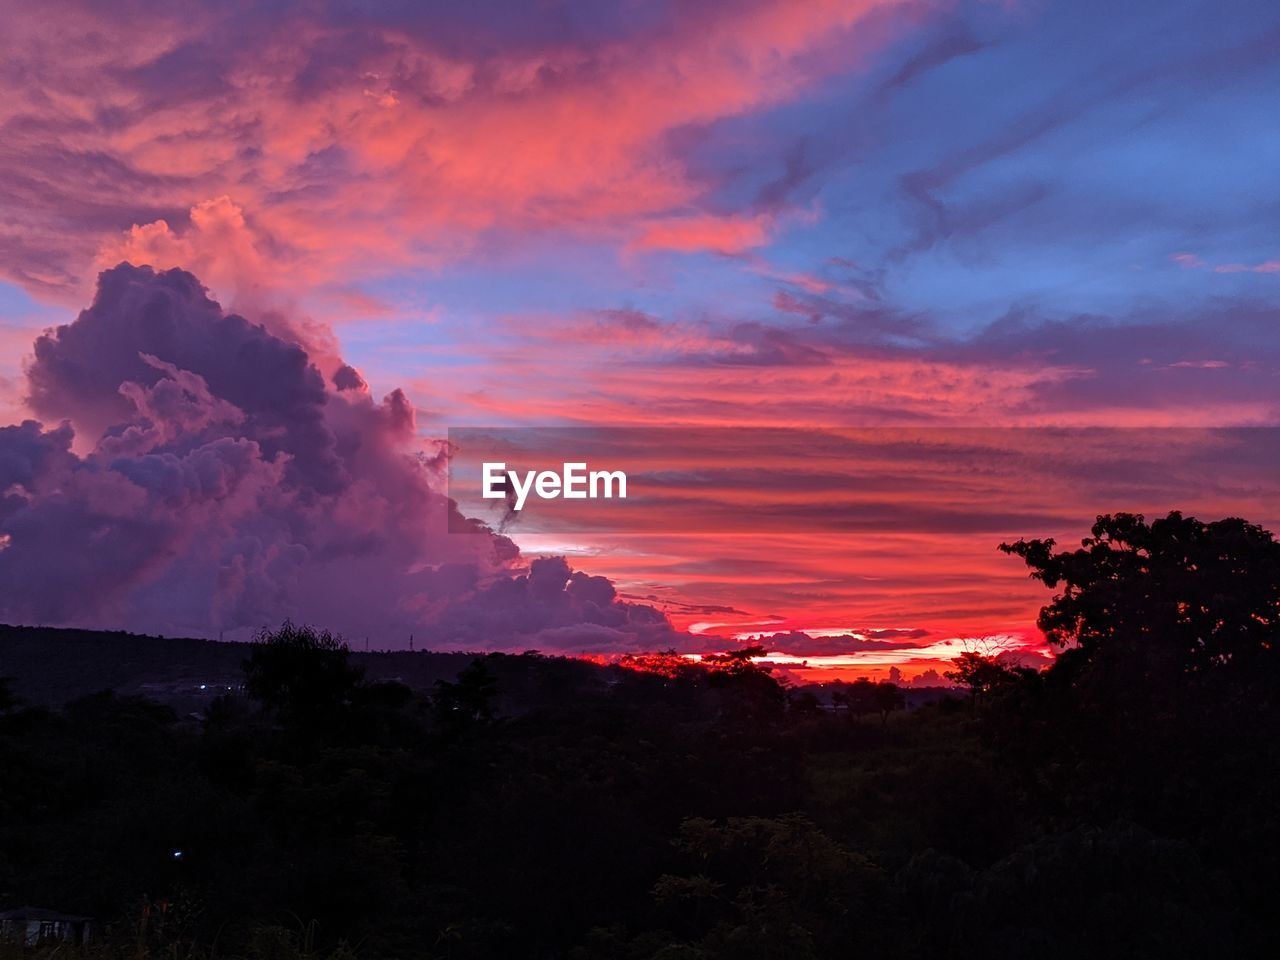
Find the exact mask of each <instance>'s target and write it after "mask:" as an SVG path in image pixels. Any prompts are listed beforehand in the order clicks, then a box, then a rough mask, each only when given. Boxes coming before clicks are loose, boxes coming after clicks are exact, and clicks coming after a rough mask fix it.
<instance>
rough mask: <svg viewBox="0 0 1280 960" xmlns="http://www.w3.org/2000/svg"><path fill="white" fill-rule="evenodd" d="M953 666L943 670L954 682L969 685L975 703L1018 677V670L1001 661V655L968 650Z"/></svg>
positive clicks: (964, 685)
mask: <svg viewBox="0 0 1280 960" xmlns="http://www.w3.org/2000/svg"><path fill="white" fill-rule="evenodd" d="M952 663H953V667H952V669H950V670H946V671H944V672H943V676H944V677H946V678H947V679H948V680H950V681H951V682H952V683H958V684H960V685H961V686H962V687H968V689H969V696H970V698H971V699H972V700H973V702H974V703H981V702H982V701H983V700H985V699H986V698H987V697H988V696H990V695H991V694H992V693H993V692H995V691H996V690H998V689H999V688H1000V687H1002V686H1005V685H1007V684H1010V683H1012V682H1013V681H1014V680H1016V679H1017V677H1018V674H1017V671H1016V670H1014V669H1013V668H1011V667H1009V666H1007V665H1006V664H1004V663H1001V662H1000V659H999V657H993V656H988V655H986V654H982V653H978V652H977V651H976V650H966V651H965V652H964V653H962V654H960V656H958V657H956V659H955V660H954V661H952Z"/></svg>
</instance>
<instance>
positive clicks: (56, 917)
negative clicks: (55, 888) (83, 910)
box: [0, 907, 94, 946]
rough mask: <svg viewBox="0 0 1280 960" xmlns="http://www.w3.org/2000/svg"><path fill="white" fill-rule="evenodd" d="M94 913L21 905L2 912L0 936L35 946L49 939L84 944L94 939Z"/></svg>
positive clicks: (12, 941) (10, 940)
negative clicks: (81, 913)
mask: <svg viewBox="0 0 1280 960" xmlns="http://www.w3.org/2000/svg"><path fill="white" fill-rule="evenodd" d="M93 928H94V921H93V918H92V917H77V916H73V915H71V914H69V913H59V912H58V911H57V910H42V909H41V908H39V907H19V908H18V909H16V910H5V911H3V912H0V939H3V940H7V941H9V942H10V943H21V944H24V945H26V946H35V945H36V944H38V943H42V942H46V941H49V940H60V941H62V942H63V943H74V944H83V943H90V942H91V941H92V940H93Z"/></svg>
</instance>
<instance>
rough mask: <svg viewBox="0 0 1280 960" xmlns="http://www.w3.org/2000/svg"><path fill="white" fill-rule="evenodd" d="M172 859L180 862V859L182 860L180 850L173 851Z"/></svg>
mask: <svg viewBox="0 0 1280 960" xmlns="http://www.w3.org/2000/svg"><path fill="white" fill-rule="evenodd" d="M173 859H175V860H181V859H182V851H181V850H175V851H173Z"/></svg>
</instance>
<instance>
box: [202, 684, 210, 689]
mask: <svg viewBox="0 0 1280 960" xmlns="http://www.w3.org/2000/svg"><path fill="white" fill-rule="evenodd" d="M200 689H201V690H208V689H209V685H208V684H205V683H202V684H200Z"/></svg>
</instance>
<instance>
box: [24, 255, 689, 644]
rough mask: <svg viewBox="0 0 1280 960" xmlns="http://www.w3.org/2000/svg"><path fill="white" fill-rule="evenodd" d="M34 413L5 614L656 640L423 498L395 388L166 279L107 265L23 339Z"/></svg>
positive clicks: (655, 619) (168, 275)
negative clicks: (326, 370)
mask: <svg viewBox="0 0 1280 960" xmlns="http://www.w3.org/2000/svg"><path fill="white" fill-rule="evenodd" d="M28 404H29V406H30V408H31V409H32V410H33V411H34V412H35V413H36V414H37V415H38V416H40V417H41V418H43V419H44V420H45V421H46V422H48V423H53V424H57V426H52V427H45V426H42V425H41V424H40V423H39V422H37V421H34V420H28V421H25V422H24V423H22V424H20V425H17V426H9V427H4V428H0V490H2V491H4V493H3V498H2V499H0V544H3V546H2V548H0V582H3V583H4V584H5V589H4V591H3V593H0V618H2V619H5V620H9V621H25V622H32V621H36V622H42V623H73V624H94V625H118V626H127V627H129V628H132V629H139V630H149V631H161V632H166V633H195V634H204V635H210V634H217V633H222V632H223V631H230V632H231V633H232V635H235V633H236V632H237V631H239V632H241V633H243V632H247V631H249V630H252V629H256V628H257V627H259V626H262V625H263V624H267V623H272V622H278V621H279V620H280V619H281V618H283V617H285V616H291V617H295V618H298V619H302V620H307V621H315V622H320V623H324V624H325V625H327V626H331V627H334V628H336V629H338V630H341V631H343V632H346V633H347V634H348V635H350V636H364V635H374V636H376V637H377V638H378V639H379V641H380V642H384V643H389V644H392V645H395V644H397V643H399V642H402V641H403V640H404V639H407V637H408V635H409V634H410V633H411V632H414V631H417V633H418V636H419V637H420V638H424V639H425V640H426V641H427V642H431V641H432V640H433V639H434V640H438V641H440V642H441V643H447V644H449V645H454V646H463V647H501V646H506V645H510V646H529V645H531V644H530V639H531V638H532V639H534V640H535V641H536V643H537V644H541V645H544V646H547V647H562V646H568V647H581V646H590V645H593V644H595V643H596V642H598V643H603V644H605V645H606V646H607V647H608V648H618V649H626V648H634V646H635V645H636V644H638V643H641V641H642V640H643V641H647V640H648V639H650V638H651V637H656V636H659V635H662V634H665V633H670V632H671V628H670V626H669V625H668V624H667V622H666V619H665V617H663V616H662V615H661V614H660V613H658V612H657V611H655V610H654V609H653V608H651V607H648V606H644V605H641V604H633V603H626V602H623V601H620V600H619V599H618V598H617V595H616V593H615V591H614V588H613V585H612V584H611V583H609V581H607V580H605V579H604V578H601V577H591V576H588V575H587V574H584V573H574V572H573V571H572V570H570V569H569V567H568V565H567V564H566V563H565V562H564V561H563V560H561V559H545V560H538V561H534V563H533V564H532V566H531V567H530V568H529V570H528V572H523V566H522V563H521V561H520V558H519V554H518V551H517V550H516V548H515V546H514V545H513V544H512V543H511V542H510V541H509V540H507V539H506V538H505V537H501V536H498V535H496V534H494V533H492V532H491V531H489V530H488V529H487V528H484V527H483V526H482V525H480V524H479V523H477V522H475V521H469V520H466V519H465V518H462V517H461V516H459V515H458V513H457V508H456V506H455V505H454V503H453V502H452V501H450V500H448V499H447V498H445V497H444V496H443V495H441V494H440V493H437V492H436V490H435V489H434V481H435V480H436V479H437V478H436V476H435V475H434V472H435V471H437V470H438V469H439V463H438V461H436V460H433V459H431V458H429V457H428V456H426V454H425V452H424V451H423V450H422V449H420V444H419V442H418V440H417V438H416V430H415V425H414V410H413V408H412V406H411V405H410V403H409V402H408V400H407V399H406V398H405V396H404V395H403V394H402V393H401V392H400V391H399V390H395V391H392V392H391V393H390V394H388V395H387V396H386V397H384V398H383V399H382V400H381V401H375V400H374V399H373V397H372V396H371V395H370V393H369V391H368V388H367V386H366V385H365V383H364V380H363V379H362V378H361V376H360V374H359V372H358V371H356V370H355V369H354V368H352V367H349V366H346V365H342V366H340V367H339V368H338V370H337V372H336V374H335V375H334V376H333V377H331V378H330V379H329V380H326V378H325V377H324V376H322V374H321V372H320V370H319V369H318V368H317V366H316V364H315V363H314V362H313V359H312V357H311V356H310V354H309V353H308V352H307V350H306V349H305V348H304V347H303V346H301V345H300V344H298V343H296V342H290V341H289V340H287V339H284V338H282V337H281V336H279V335H277V334H276V333H274V332H272V331H270V330H268V329H267V328H266V327H264V326H262V325H260V324H255V323H252V322H250V321H249V320H247V319H245V318H244V317H241V316H239V315H237V314H233V313H227V312H225V311H224V310H223V309H222V308H221V306H220V305H219V304H218V303H217V302H215V301H213V300H212V299H210V298H209V296H208V294H207V292H206V291H205V289H204V288H203V287H202V286H201V284H200V283H199V281H198V280H197V279H196V278H195V277H194V276H193V275H192V274H190V273H187V272H184V271H182V270H177V269H172V270H167V271H156V270H154V269H152V268H151V267H135V266H131V265H129V264H121V265H120V266H117V267H115V268H113V269H110V270H108V271H106V272H104V273H103V274H102V276H101V278H100V282H99V287H98V292H97V296H96V297H95V299H94V301H93V304H92V306H90V307H89V308H88V309H86V310H84V311H83V312H81V313H80V315H79V316H78V317H77V318H76V320H75V321H74V322H72V323H69V324H66V325H63V326H60V327H57V328H56V329H53V330H50V331H48V332H47V333H45V334H44V335H42V336H40V337H39V338H38V339H37V341H36V344H35V349H34V359H33V360H32V362H31V364H30V366H29V369H28ZM458 529H467V530H471V531H472V533H471V534H458V533H450V532H449V531H450V530H458ZM642 645H643V644H642Z"/></svg>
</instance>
